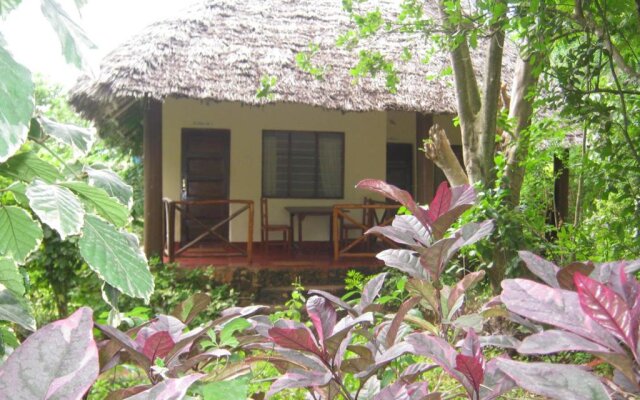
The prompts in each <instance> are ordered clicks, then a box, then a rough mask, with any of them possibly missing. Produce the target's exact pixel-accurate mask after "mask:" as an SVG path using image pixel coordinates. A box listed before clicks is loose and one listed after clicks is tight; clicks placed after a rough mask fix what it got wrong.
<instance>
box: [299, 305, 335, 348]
mask: <svg viewBox="0 0 640 400" xmlns="http://www.w3.org/2000/svg"><path fill="white" fill-rule="evenodd" d="M306 307H307V314H309V319H310V320H311V323H312V324H313V326H314V327H315V328H316V332H317V334H318V341H319V342H320V344H322V346H324V340H325V338H327V337H329V336H331V334H332V333H333V328H334V327H335V326H336V322H337V318H338V316H337V314H336V309H335V308H333V305H331V303H329V301H328V300H327V299H325V298H324V297H320V296H311V297H309V299H308V300H307V305H306Z"/></svg>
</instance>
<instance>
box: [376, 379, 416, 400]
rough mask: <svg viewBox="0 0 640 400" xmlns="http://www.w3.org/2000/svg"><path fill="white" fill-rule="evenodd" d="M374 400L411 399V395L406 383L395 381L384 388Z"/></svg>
mask: <svg viewBox="0 0 640 400" xmlns="http://www.w3.org/2000/svg"><path fill="white" fill-rule="evenodd" d="M373 400H411V397H410V396H409V392H407V384H406V383H404V382H395V383H392V384H391V385H389V386H387V387H385V388H384V389H382V390H381V391H380V392H379V393H378V394H377V395H375V396H374V397H373Z"/></svg>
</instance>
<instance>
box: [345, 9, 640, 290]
mask: <svg viewBox="0 0 640 400" xmlns="http://www.w3.org/2000/svg"><path fill="white" fill-rule="evenodd" d="M354 3H357V4H355V5H354ZM359 3H362V1H357V2H353V1H350V0H345V1H343V4H344V5H345V9H346V11H347V12H349V13H350V15H351V16H352V17H353V18H352V19H353V21H354V22H355V23H356V24H357V25H358V27H359V32H360V33H364V34H365V35H371V33H370V32H371V30H377V31H378V33H379V34H381V35H383V34H384V32H385V30H384V29H382V27H387V30H388V29H389V27H390V26H393V27H394V28H396V29H402V30H403V31H405V32H410V33H416V32H420V33H422V34H423V35H424V36H427V37H428V39H429V40H431V41H432V43H434V44H435V45H437V46H438V47H439V49H440V50H444V51H447V52H448V53H449V57H450V61H451V67H452V71H453V75H454V83H455V91H456V97H457V110H458V118H459V122H460V128H461V132H462V145H463V156H464V165H463V166H461V165H459V163H458V161H457V159H456V158H455V157H451V156H450V153H451V150H450V149H448V147H449V144H448V141H447V140H446V137H445V135H444V132H443V131H440V130H438V129H432V131H431V136H432V140H431V141H430V142H429V143H427V144H426V145H425V150H426V156H427V157H429V158H431V159H432V160H433V161H434V163H435V164H436V165H437V166H438V167H440V168H441V169H442V170H443V171H444V172H445V175H446V176H447V178H448V179H449V181H450V182H451V183H452V184H454V185H457V184H460V183H464V181H465V178H466V179H468V181H470V182H472V183H474V184H477V185H480V186H481V187H483V188H484V189H490V188H493V187H495V186H496V185H497V186H499V187H500V189H501V190H503V191H506V193H507V195H506V196H504V198H503V200H502V202H503V206H504V207H508V208H514V207H515V206H517V205H518V204H519V202H520V191H521V188H522V183H523V179H524V175H525V167H524V160H526V159H527V157H528V155H529V152H530V150H531V149H530V145H531V144H530V142H531V141H530V135H529V128H530V126H531V120H532V116H533V114H534V103H535V101H536V99H537V98H539V94H540V90H539V87H538V86H539V81H540V77H541V75H542V74H544V73H548V72H550V71H552V69H553V68H552V67H553V66H554V65H556V64H557V62H558V60H557V57H556V54H557V53H558V51H561V50H562V48H563V46H566V41H567V40H572V41H576V40H578V41H579V40H583V38H584V36H585V35H590V36H592V37H594V39H595V40H596V41H597V42H598V45H599V46H600V49H601V52H602V53H606V56H607V58H609V59H610V61H611V64H612V66H611V70H610V73H609V74H608V75H609V76H610V77H611V78H612V80H613V82H615V83H617V84H618V85H617V86H616V87H615V88H613V89H611V90H613V91H614V92H616V93H618V94H619V95H620V100H621V101H620V103H621V106H622V107H623V108H624V96H625V94H624V91H623V90H622V86H623V85H622V84H621V81H625V82H626V81H627V80H628V81H629V82H631V81H635V80H637V79H638V71H639V70H638V63H637V58H635V53H634V52H633V49H631V50H629V49H627V50H626V51H625V50H621V49H620V46H621V45H623V46H626V47H629V41H627V42H623V41H618V40H620V38H618V40H616V33H614V32H615V31H616V30H618V31H619V30H621V29H623V28H622V27H616V26H614V25H612V24H611V23H610V21H611V17H610V16H609V15H608V12H609V11H607V10H614V12H615V13H617V14H619V15H625V16H627V17H630V16H637V14H636V13H637V9H636V8H635V7H634V5H633V4H632V2H631V1H628V0H627V1H624V2H620V1H615V2H614V1H611V0H595V1H585V0H575V3H573V4H567V3H563V2H557V1H530V0H527V1H523V0H512V1H506V0H479V1H475V2H469V3H467V2H462V1H459V0H453V1H452V0H437V1H431V0H426V1H420V0H403V1H402V3H401V5H400V7H401V9H402V11H401V12H400V14H399V15H400V17H399V18H398V19H397V20H395V21H387V23H386V24H381V23H379V22H378V21H377V19H379V13H376V12H371V11H369V12H366V11H365V12H362V11H359V10H358V4H359ZM622 3H624V4H622ZM433 8H437V10H438V13H437V17H435V18H434V17H433V13H432V12H429V11H428V10H432V9H433ZM619 18H621V17H619ZM625 21H626V23H627V25H628V26H627V27H625V28H624V29H626V30H627V31H631V30H630V28H631V27H634V26H635V27H636V28H637V26H638V24H637V19H636V22H635V25H634V23H633V22H632V21H629V20H628V18H627V19H625ZM636 32H637V30H636ZM618 33H619V32H618ZM507 37H508V38H509V39H508V40H507V41H505V38H507ZM478 38H480V42H484V43H485V45H484V46H478ZM511 48H512V49H514V50H515V52H516V54H517V56H516V58H517V62H516V66H515V71H514V73H513V76H512V81H511V82H510V83H509V86H510V87H511V92H510V96H505V95H504V94H505V91H504V83H503V77H502V71H503V70H504V68H505V65H504V64H505V61H511V60H512V59H513V57H506V58H505V57H504V55H505V49H511ZM478 51H484V59H485V61H484V64H483V66H484V69H483V70H482V71H481V72H480V73H479V74H476V71H478V69H477V67H478V66H477V65H474V62H473V60H474V57H473V56H472V54H473V52H478ZM360 56H361V58H366V57H370V55H369V53H367V52H361V53H360ZM630 57H631V58H632V59H633V60H634V61H633V62H630V61H629V59H630ZM394 61H397V60H388V59H387V60H385V62H387V63H389V65H391V64H392V63H393V62H394ZM379 63H380V62H379V60H378V64H379ZM368 64H369V65H371V64H372V63H368ZM360 65H367V63H366V62H362V60H361V62H360ZM382 70H384V71H388V73H390V74H393V73H394V69H393V68H383V69H382ZM569 72H570V71H569ZM617 76H618V78H616V77H617ZM620 76H624V77H625V78H624V79H623V78H619V77H620ZM478 77H481V78H482V82H481V83H480V81H479V78H478ZM574 80H575V77H574ZM396 81H397V79H387V82H392V83H393V82H396ZM548 82H549V80H548V79H547V83H548ZM557 86H558V85H557V84H552V85H551V86H549V85H547V87H546V90H547V93H549V91H552V90H553V89H554V87H557ZM503 110H508V113H507V121H508V122H507V123H506V124H503V125H502V126H500V127H499V126H498V124H497V121H498V118H499V116H500V114H501V112H502V111H503ZM625 114H626V112H625ZM624 125H625V126H627V125H630V123H629V122H628V121H627V122H625V123H624ZM499 133H502V135H501V136H502V138H501V140H500V141H499V142H496V137H500V136H499ZM622 134H623V136H624V137H625V138H626V139H627V140H626V142H627V144H628V146H629V151H630V152H631V154H632V156H633V157H634V158H636V159H638V157H637V150H636V149H635V148H636V144H635V143H634V141H633V139H632V138H631V137H630V135H629V133H628V129H622ZM498 153H501V154H502V156H503V157H504V160H505V163H504V166H503V167H502V170H498V171H497V170H496V166H495V163H494V160H495V157H496V155H497V154H498ZM465 175H466V176H465ZM497 176H499V177H500V178H501V179H500V181H499V182H496V177H497ZM513 250H515V249H509V248H508V246H503V245H501V244H500V243H499V240H498V244H497V245H496V251H495V254H494V260H493V261H494V265H493V268H491V269H490V270H489V277H490V280H491V282H492V284H493V285H494V288H498V287H499V282H500V281H501V280H502V278H503V276H504V273H505V270H506V265H507V260H508V259H509V257H510V256H511V255H515V253H514V252H513ZM505 252H506V253H507V254H504V253H505Z"/></svg>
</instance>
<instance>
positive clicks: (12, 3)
mask: <svg viewBox="0 0 640 400" xmlns="http://www.w3.org/2000/svg"><path fill="white" fill-rule="evenodd" d="M20 3H22V0H0V17H4V16H5V15H7V14H9V13H10V12H11V11H12V10H13V9H14V8H16V7H18V6H19V5H20Z"/></svg>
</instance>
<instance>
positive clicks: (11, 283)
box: [0, 257, 24, 296]
mask: <svg viewBox="0 0 640 400" xmlns="http://www.w3.org/2000/svg"><path fill="white" fill-rule="evenodd" d="M0 284H2V285H4V287H6V288H7V289H9V290H10V291H11V293H13V294H14V295H16V296H23V295H24V278H23V277H22V274H21V273H20V270H18V266H17V265H16V263H15V261H13V260H12V259H10V258H6V257H2V258H0Z"/></svg>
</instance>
